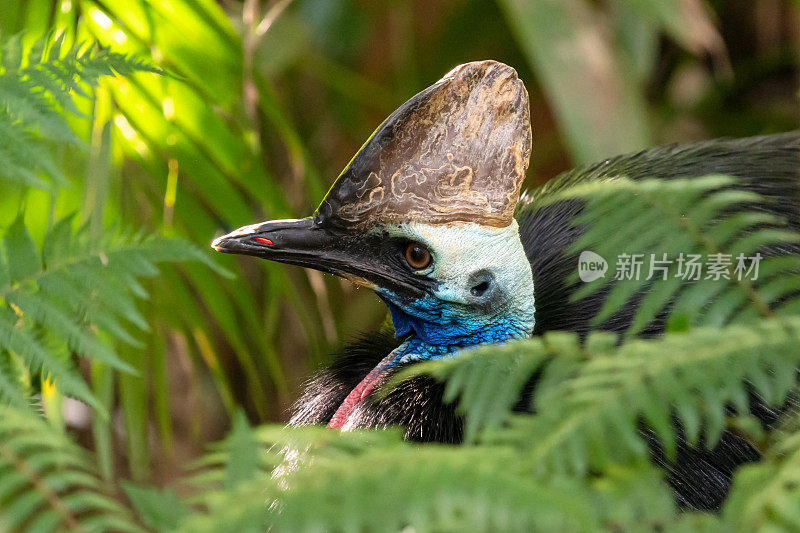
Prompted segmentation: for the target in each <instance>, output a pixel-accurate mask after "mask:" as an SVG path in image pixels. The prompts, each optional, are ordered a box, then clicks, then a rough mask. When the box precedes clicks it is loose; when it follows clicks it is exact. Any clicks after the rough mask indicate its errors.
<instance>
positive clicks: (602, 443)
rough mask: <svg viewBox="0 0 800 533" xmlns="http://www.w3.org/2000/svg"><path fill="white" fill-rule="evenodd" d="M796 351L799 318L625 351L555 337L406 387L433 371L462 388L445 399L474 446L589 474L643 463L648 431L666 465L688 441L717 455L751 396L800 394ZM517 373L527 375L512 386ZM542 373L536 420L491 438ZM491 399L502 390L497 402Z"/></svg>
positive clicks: (437, 365)
mask: <svg viewBox="0 0 800 533" xmlns="http://www.w3.org/2000/svg"><path fill="white" fill-rule="evenodd" d="M798 344H800V317H783V318H776V319H771V320H764V321H761V322H758V323H755V324H750V325H732V326H729V327H727V328H724V329H716V328H697V329H695V330H692V331H690V332H688V333H671V334H666V335H665V336H663V337H661V338H659V339H654V340H636V341H629V342H628V343H626V344H624V345H622V346H621V347H616V342H615V336H613V335H610V334H598V335H591V336H590V337H589V338H588V340H587V341H586V343H585V344H584V346H583V347H579V345H578V339H577V337H575V336H572V335H568V334H556V335H546V336H545V337H544V338H535V339H531V340H527V341H522V342H519V343H515V344H511V345H508V346H505V347H501V348H499V349H498V348H485V349H482V350H476V351H475V352H474V353H467V354H465V355H464V357H458V358H454V359H451V360H447V361H437V362H434V363H425V364H421V365H417V366H416V367H415V368H414V369H410V370H409V371H408V372H406V373H405V374H403V375H401V376H400V378H403V377H407V376H408V375H414V374H420V373H431V374H433V375H434V376H436V377H439V378H444V379H450V380H454V381H448V384H447V395H448V398H458V402H459V404H458V405H459V409H460V410H461V412H462V413H464V415H465V417H466V424H467V428H471V429H470V430H469V431H471V433H470V434H469V435H470V437H472V438H474V437H475V436H477V437H479V438H480V441H481V442H489V443H492V442H494V443H496V444H500V443H502V444H508V445H514V446H520V447H521V448H523V449H524V450H526V451H525V454H526V457H527V459H526V463H525V467H526V468H528V469H529V470H530V471H531V472H540V473H552V472H567V473H577V474H583V473H585V472H586V471H587V470H588V469H590V468H600V469H601V468H603V467H605V466H606V465H608V464H609V463H612V462H626V461H631V460H645V459H646V458H647V453H648V451H647V445H646V442H645V441H644V440H643V439H642V438H641V436H640V433H639V432H640V426H639V423H640V421H644V422H645V423H646V424H647V425H648V427H649V428H650V429H651V430H652V431H653V432H654V434H655V435H656V436H658V437H659V438H660V440H661V441H662V443H663V445H664V447H665V449H666V450H667V453H668V455H671V454H672V453H674V450H675V448H676V446H677V443H678V442H679V439H681V438H685V439H686V440H688V441H689V442H690V443H692V444H697V443H698V442H700V441H701V438H702V442H703V443H704V444H705V445H706V446H709V447H711V446H713V445H714V444H715V443H716V442H717V440H718V438H719V435H720V434H721V433H722V431H723V430H724V429H725V427H726V423H727V419H726V408H727V407H729V406H733V407H734V408H735V409H736V412H737V413H739V414H741V415H744V414H747V413H749V412H750V403H749V399H750V396H749V394H750V391H751V390H752V392H753V393H754V394H756V395H757V396H758V397H759V398H760V399H762V400H763V401H764V402H765V403H767V404H768V405H773V406H778V405H780V404H781V403H783V402H784V401H785V399H786V398H787V395H788V393H789V391H791V390H792V388H793V387H794V386H795V385H796V370H795V369H796V368H797V367H798V366H799V365H800V352H798V351H797V349H796V347H797V345H798ZM551 356H552V357H551ZM512 369H518V370H521V371H522V374H521V375H515V376H514V379H513V380H511V381H509V380H508V375H509V371H511V370H512ZM537 371H538V372H541V373H542V374H541V377H540V378H539V381H538V383H537V387H536V391H535V395H534V403H533V405H534V408H535V414H534V415H532V416H528V415H526V416H517V417H513V418H512V419H511V421H512V423H511V427H510V428H506V429H503V430H501V431H497V430H496V431H489V430H490V429H493V428H497V426H498V422H497V421H496V420H499V421H507V420H508V417H509V413H508V411H509V410H510V408H511V407H512V405H513V399H514V398H516V397H517V395H518V394H519V392H520V390H521V388H522V385H523V384H524V383H525V381H526V380H527V379H528V378H529V377H531V375H532V374H533V373H534V372H537ZM506 389H508V390H506ZM486 391H494V392H495V394H497V391H503V392H501V393H500V394H499V395H498V397H497V398H491V395H488V394H487V392H486ZM471 419H473V420H471ZM491 419H494V420H492V421H491V422H490V420H491ZM676 420H677V421H678V422H679V423H680V427H681V429H682V431H683V435H681V434H678V431H677V427H676V425H675V423H674V422H675V421H676ZM481 428H483V429H482V431H479V430H480V429H481ZM520 467H522V466H521V465H520Z"/></svg>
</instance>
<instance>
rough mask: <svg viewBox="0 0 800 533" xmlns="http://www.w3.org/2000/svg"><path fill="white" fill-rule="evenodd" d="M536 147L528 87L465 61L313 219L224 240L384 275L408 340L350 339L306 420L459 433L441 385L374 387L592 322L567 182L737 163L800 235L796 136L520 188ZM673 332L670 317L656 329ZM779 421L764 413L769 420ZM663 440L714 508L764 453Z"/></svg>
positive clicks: (670, 174)
mask: <svg viewBox="0 0 800 533" xmlns="http://www.w3.org/2000/svg"><path fill="white" fill-rule="evenodd" d="M612 134H613V133H612ZM530 151H531V127H530V116H529V107H528V95H527V91H526V90H525V87H524V85H523V84H522V82H521V81H520V80H519V79H518V77H517V75H516V72H515V71H514V69H512V68H511V67H508V66H506V65H503V64H501V63H497V62H494V61H482V62H475V63H468V64H465V65H461V66H459V67H456V68H455V69H453V70H452V71H451V72H450V73H448V74H447V75H446V76H445V77H444V78H442V79H441V80H440V81H439V82H437V83H436V84H434V85H432V86H431V87H429V88H427V89H425V90H424V91H422V92H420V93H419V94H417V95H416V96H414V97H412V98H411V99H410V100H409V101H408V102H406V103H405V104H403V105H402V106H401V107H400V108H399V109H397V110H396V111H395V112H394V113H392V114H391V115H390V116H389V117H388V118H387V119H386V120H385V121H384V122H383V124H381V125H380V126H379V127H378V129H377V130H376V131H375V132H374V133H373V134H372V136H371V137H370V138H369V140H367V142H366V143H365V144H364V146H363V147H362V148H361V149H360V150H359V151H358V153H357V154H356V155H355V157H353V159H352V160H351V161H350V163H349V164H348V165H347V167H346V168H345V169H344V171H343V172H342V173H341V175H340V176H339V177H338V179H337V180H336V181H335V183H334V184H333V187H332V188H331V190H330V191H329V192H328V194H327V195H326V196H325V198H324V199H323V200H322V203H321V204H320V206H319V208H318V209H317V210H316V212H315V213H314V214H313V215H312V216H310V217H308V218H303V219H299V220H273V221H268V222H263V223H260V224H253V225H250V226H246V227H243V228H240V229H238V230H236V231H234V232H232V233H230V234H228V235H225V236H223V237H220V238H218V239H216V240H215V241H214V243H213V246H214V247H215V248H216V249H217V250H219V251H221V252H226V253H237V254H247V255H253V256H256V257H262V258H265V259H271V260H273V261H280V262H284V263H289V264H293V265H300V266H304V267H308V268H314V269H318V270H321V271H324V272H329V273H333V274H336V275H339V276H342V277H345V278H347V279H350V280H352V281H354V282H355V283H358V284H360V285H364V286H367V287H370V288H372V289H373V290H374V291H375V292H376V293H377V294H378V296H379V297H380V298H381V299H382V300H383V301H384V302H385V304H386V306H387V307H388V309H389V312H390V313H391V317H392V321H393V323H394V335H392V334H389V333H374V334H369V335H365V336H363V337H362V338H360V339H359V340H357V341H356V342H354V343H352V344H350V345H348V346H346V347H344V348H343V349H342V350H341V351H340V352H339V353H338V354H337V355H336V356H335V358H334V360H333V363H332V364H331V365H330V366H329V367H328V368H327V369H325V370H323V371H322V372H321V373H319V374H318V375H317V376H316V377H314V378H313V379H312V380H311V381H310V382H309V383H308V385H307V387H306V389H305V392H304V393H303V394H302V397H301V398H300V400H299V401H298V402H297V404H296V408H295V412H294V415H293V417H292V419H291V423H292V424H296V425H301V424H327V425H328V426H329V427H331V428H340V429H342V430H347V429H351V428H382V427H386V426H389V425H400V426H403V427H404V428H405V429H406V437H407V438H409V439H415V440H420V441H440V442H448V443H455V442H459V441H460V439H461V431H462V425H461V420H460V419H459V416H458V415H457V414H456V412H455V409H454V406H453V405H452V404H446V403H444V402H443V401H442V397H443V386H442V384H440V383H438V382H436V381H434V380H432V379H430V378H426V377H416V378H413V379H410V380H407V381H405V382H403V383H401V384H400V385H399V386H397V387H396V388H394V389H392V390H391V391H390V392H388V394H385V395H381V396H380V398H378V396H376V395H375V394H374V393H375V391H376V390H377V389H378V388H380V387H381V386H382V385H383V384H385V383H386V380H387V377H388V376H390V375H392V374H393V373H395V372H397V371H398V370H399V369H401V368H403V367H405V366H407V365H413V364H415V363H416V362H418V361H423V360H428V359H436V358H441V357H445V356H448V355H452V354H455V353H456V352H458V351H459V350H463V349H465V348H468V347H471V346H476V345H481V344H488V343H501V342H507V341H511V340H513V339H521V338H525V337H528V336H530V335H537V334H541V333H542V332H544V331H549V330H565V331H574V332H579V333H580V334H582V335H585V334H586V333H588V332H589V331H590V330H592V329H595V328H596V327H595V326H593V325H592V324H593V322H592V317H593V316H594V315H595V314H596V313H597V312H598V309H599V308H600V304H601V303H602V299H603V293H602V292H601V293H596V294H594V295H592V296H589V297H587V298H584V299H581V300H577V301H573V298H571V294H572V293H573V292H574V291H575V290H576V285H575V284H574V283H572V282H570V281H569V280H570V279H571V278H570V274H571V273H574V272H575V271H576V267H577V258H576V257H575V256H574V255H572V254H569V253H567V251H566V250H567V248H568V247H569V246H570V244H572V243H573V242H575V240H576V239H577V238H578V236H579V235H580V234H581V231H582V229H581V227H580V225H578V224H576V223H575V218H576V216H577V215H578V214H579V213H580V211H581V209H582V203H581V202H579V201H576V200H569V201H557V202H555V203H552V202H545V200H547V199H548V196H550V195H551V194H552V193H553V191H556V190H563V189H565V188H568V187H570V186H571V185H573V184H575V183H580V182H583V181H586V180H609V179H614V178H616V177H619V176H624V177H627V178H629V179H634V180H635V179H643V178H654V179H673V178H691V177H697V176H704V175H708V174H727V175H731V176H734V177H738V178H740V180H739V183H738V186H740V187H744V188H746V189H752V190H756V191H757V192H758V193H760V194H761V195H762V197H763V198H765V199H767V200H774V201H772V202H769V203H765V204H764V205H763V206H760V207H761V208H762V209H764V210H766V211H770V212H773V213H776V214H778V215H780V216H781V217H782V218H783V219H784V220H785V221H786V224H787V225H788V226H789V227H790V228H791V229H793V230H800V207H798V206H799V205H800V202H798V200H800V132H792V133H785V134H779V135H771V136H764V137H754V138H750V139H741V140H714V141H708V142H700V143H695V144H687V145H673V146H666V147H659V148H654V149H650V150H646V151H642V152H639V153H635V154H631V155H624V156H619V157H615V158H612V159H608V160H605V161H603V162H600V163H597V164H594V165H590V166H587V167H583V168H579V169H576V170H573V171H571V172H568V173H566V174H564V175H562V176H559V177H557V178H555V180H553V181H551V182H550V183H549V184H548V185H546V186H545V187H543V188H541V189H539V190H538V191H534V192H533V193H532V194H530V195H528V196H525V197H523V200H522V201H520V189H521V187H522V182H523V179H524V178H525V173H526V170H527V167H528V160H529V156H530ZM629 223H630V224H636V223H637V222H636V220H631V221H630V222H629ZM630 318H631V313H630V309H628V310H627V311H622V312H619V313H617V315H615V316H614V317H612V318H611V319H609V320H606V321H605V322H603V323H602V324H601V325H600V326H597V327H599V328H601V329H605V330H610V331H616V332H621V331H624V330H625V329H626V327H627V326H628V325H629V323H630ZM663 328H664V325H663V324H660V323H659V322H658V321H657V320H656V321H654V323H653V324H651V325H650V327H648V328H647V329H646V331H645V333H647V334H650V335H653V334H658V333H659V332H661V331H663ZM664 356H665V357H668V356H669V354H664ZM535 386H536V383H535V379H532V380H531V381H530V382H529V383H528V385H527V387H526V390H525V391H524V394H523V398H521V399H520V403H519V406H518V407H519V409H526V408H528V405H527V404H528V403H529V402H528V401H527V398H529V397H530V395H531V391H532V390H533V388H535ZM771 417H774V414H773V413H771V412H769V411H767V410H765V411H764V412H763V416H762V418H763V420H764V421H765V422H770V421H771ZM645 433H646V432H645ZM651 441H652V442H651V443H650V444H651V453H652V456H653V459H654V460H655V461H657V462H659V463H660V464H664V465H665V466H666V468H667V471H668V474H667V479H668V481H669V482H670V484H671V485H672V487H673V488H674V490H675V493H676V497H677V499H678V501H679V502H680V503H681V504H682V505H684V506H686V507H690V508H701V509H710V508H717V507H718V506H719V505H720V504H721V502H722V500H723V499H724V496H725V494H726V491H727V489H728V486H729V484H730V480H731V476H732V472H733V471H734V469H735V468H736V466H738V465H739V464H742V463H744V462H748V461H753V460H756V459H757V458H758V453H757V451H756V450H755V449H754V448H752V447H751V446H750V445H749V444H748V443H747V442H746V441H745V440H743V439H742V438H740V437H737V436H736V435H734V434H733V433H729V432H728V433H725V434H724V435H723V437H722V439H721V440H720V442H719V444H717V445H716V447H714V448H713V449H711V450H707V449H704V448H703V447H702V446H697V447H689V446H686V445H684V446H682V447H680V449H679V451H678V454H677V457H676V458H675V460H674V461H669V462H667V461H666V459H665V458H664V457H663V456H662V455H661V452H660V449H659V445H658V442H656V441H655V439H652V438H651Z"/></svg>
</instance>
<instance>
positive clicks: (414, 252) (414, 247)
mask: <svg viewBox="0 0 800 533" xmlns="http://www.w3.org/2000/svg"><path fill="white" fill-rule="evenodd" d="M406 262H408V264H409V266H411V268H413V269H414V270H419V269H421V268H425V267H426V266H428V265H430V264H431V253H430V252H429V251H428V249H427V248H425V247H424V246H423V245H421V244H420V243H418V242H412V243H411V244H409V245H408V246H406Z"/></svg>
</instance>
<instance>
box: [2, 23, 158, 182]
mask: <svg viewBox="0 0 800 533" xmlns="http://www.w3.org/2000/svg"><path fill="white" fill-rule="evenodd" d="M63 47H64V34H63V33H62V34H61V35H59V36H58V37H56V38H55V39H54V38H53V37H52V36H51V35H47V36H44V37H42V38H40V39H39V40H37V41H36V42H35V43H34V45H33V46H32V47H31V49H30V51H29V53H28V54H27V62H26V64H25V65H24V66H23V59H24V56H25V54H24V53H23V50H22V49H21V45H20V39H19V36H14V37H12V38H10V39H8V40H7V41H6V42H5V43H4V44H3V46H2V49H0V61H2V63H0V139H2V141H3V142H0V169H2V170H1V171H0V172H1V173H0V176H2V177H5V178H6V179H8V180H11V181H15V182H18V183H21V184H23V185H26V186H29V187H36V188H41V189H44V188H47V185H48V181H47V180H49V181H51V182H53V183H55V184H57V185H63V184H64V183H66V178H65V177H64V175H63V173H62V172H61V171H60V169H59V168H58V165H56V163H55V162H54V161H53V158H52V156H51V154H50V150H49V143H67V144H69V145H72V146H75V147H81V146H82V143H81V141H80V140H79V139H78V137H77V136H76V135H75V133H74V132H73V131H72V130H71V129H70V127H69V126H68V125H67V123H66V121H65V120H64V118H63V116H62V115H61V114H60V113H59V109H61V110H63V111H67V112H70V113H72V114H74V115H78V116H81V113H80V111H79V110H78V107H77V106H76V105H75V102H74V99H75V98H86V97H88V96H89V94H90V92H91V88H92V87H95V86H97V84H98V81H99V79H100V78H101V77H103V76H111V75H114V74H118V75H122V76H125V75H129V74H132V73H134V72H155V73H161V71H160V70H159V69H157V68H155V67H153V66H151V65H149V64H147V63H146V62H144V61H143V60H141V59H138V58H136V57H133V56H129V55H123V54H119V53H116V52H111V51H108V50H104V49H100V48H98V47H97V45H95V44H93V45H85V44H82V43H76V44H74V45H73V46H71V47H69V48H68V49H66V50H63ZM44 178H47V179H46V180H45V179H44Z"/></svg>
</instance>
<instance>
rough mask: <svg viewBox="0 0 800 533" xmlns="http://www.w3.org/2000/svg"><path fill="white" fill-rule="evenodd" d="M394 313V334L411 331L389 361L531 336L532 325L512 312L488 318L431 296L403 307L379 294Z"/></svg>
mask: <svg viewBox="0 0 800 533" xmlns="http://www.w3.org/2000/svg"><path fill="white" fill-rule="evenodd" d="M378 296H380V298H381V300H383V301H384V303H385V304H386V306H387V307H388V308H389V312H390V313H391V315H392V322H393V323H394V330H395V336H396V337H398V338H400V337H404V336H406V335H409V334H410V335H411V336H410V337H409V338H408V339H406V341H405V342H404V343H403V344H402V345H400V347H398V348H397V349H395V351H394V352H392V355H393V357H392V358H391V360H390V361H388V365H390V366H391V365H394V364H396V363H402V362H407V361H418V360H420V361H424V360H428V359H438V358H440V357H445V356H447V355H450V354H452V353H454V352H456V351H459V350H462V349H464V348H469V347H473V346H478V345H481V344H497V343H502V342H507V341H510V340H514V339H522V338H526V337H528V336H530V331H531V330H532V325H531V324H530V323H529V322H528V321H526V320H525V319H518V318H514V317H511V316H507V317H493V319H492V321H490V322H487V321H486V319H485V318H483V317H480V316H477V315H473V314H471V313H469V312H466V311H465V310H463V309H459V310H454V309H452V308H451V307H450V306H448V305H447V303H446V302H443V301H441V300H439V299H437V298H434V297H432V296H429V295H428V296H425V297H423V298H420V299H419V300H416V301H414V302H413V303H412V304H411V306H409V308H408V309H406V310H404V309H402V308H400V307H399V306H398V305H396V304H394V303H393V302H392V301H391V300H389V298H388V297H387V296H385V295H381V294H378Z"/></svg>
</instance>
